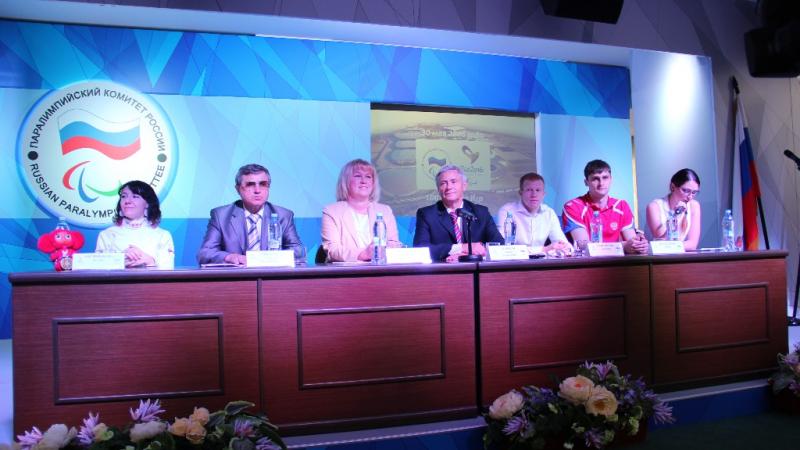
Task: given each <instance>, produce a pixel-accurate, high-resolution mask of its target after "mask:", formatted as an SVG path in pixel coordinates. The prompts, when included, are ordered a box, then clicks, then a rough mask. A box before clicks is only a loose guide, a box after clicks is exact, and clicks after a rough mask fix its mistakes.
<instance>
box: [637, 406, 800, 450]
mask: <svg viewBox="0 0 800 450" xmlns="http://www.w3.org/2000/svg"><path fill="white" fill-rule="evenodd" d="M624 448H625V450H656V449H664V450H667V449H669V450H673V449H680V450H708V449H725V450H740V449H741V450H762V449H763V450H799V449H800V416H790V415H784V414H778V413H764V414H758V415H754V416H741V417H735V418H731V419H724V420H718V421H713V422H703V423H695V424H690V425H682V426H674V427H669V428H661V429H658V430H654V431H652V432H650V433H649V434H648V436H647V440H645V441H644V442H641V443H637V444H632V445H629V446H625V447H624Z"/></svg>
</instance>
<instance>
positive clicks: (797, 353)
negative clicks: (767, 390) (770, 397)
mask: <svg viewBox="0 0 800 450" xmlns="http://www.w3.org/2000/svg"><path fill="white" fill-rule="evenodd" d="M769 383H770V384H771V385H772V392H773V393H775V394H778V393H780V392H781V391H783V390H784V389H789V392H791V393H792V394H794V396H795V397H798V398H800V343H797V344H795V346H794V351H792V352H789V353H787V354H786V355H781V354H778V371H777V372H775V373H774V374H773V375H772V376H771V377H770V378H769Z"/></svg>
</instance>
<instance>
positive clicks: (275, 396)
mask: <svg viewBox="0 0 800 450" xmlns="http://www.w3.org/2000/svg"><path fill="white" fill-rule="evenodd" d="M261 320H262V336H263V337H262V339H263V341H262V342H263V343H262V356H261V357H262V364H263V370H264V377H263V378H262V390H263V392H264V404H265V407H266V408H267V412H268V414H269V417H270V419H271V420H272V421H274V422H275V423H277V424H279V425H282V426H284V429H289V430H291V429H295V430H312V429H325V427H326V426H335V425H333V424H337V423H338V424H345V423H348V422H351V421H356V420H357V421H358V423H359V425H361V426H364V425H370V424H372V425H375V424H378V423H390V422H391V421H392V420H391V419H392V418H396V419H401V418H410V417H417V418H426V417H428V418H431V417H434V416H435V417H442V415H443V414H444V416H446V415H448V414H452V415H454V416H463V415H465V414H475V413H476V405H475V389H476V387H475V331H474V328H475V323H474V291H473V275H472V274H471V273H467V274H430V275H398V276H371V277H353V278H318V279H305V280H265V281H263V282H262V308H261Z"/></svg>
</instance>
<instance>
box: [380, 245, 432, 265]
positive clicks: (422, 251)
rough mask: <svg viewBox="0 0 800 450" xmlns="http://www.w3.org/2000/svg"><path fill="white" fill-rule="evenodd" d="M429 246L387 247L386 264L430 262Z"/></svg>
mask: <svg viewBox="0 0 800 450" xmlns="http://www.w3.org/2000/svg"><path fill="white" fill-rule="evenodd" d="M430 263H431V251H430V250H429V249H428V247H405V248H387V249H386V264H430Z"/></svg>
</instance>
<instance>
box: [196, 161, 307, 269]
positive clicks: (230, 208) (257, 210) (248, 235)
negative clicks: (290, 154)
mask: <svg viewBox="0 0 800 450" xmlns="http://www.w3.org/2000/svg"><path fill="white" fill-rule="evenodd" d="M271 181H272V179H271V177H270V175H269V171H268V170H267V169H266V168H265V167H264V166H260V165H258V164H247V165H245V166H242V167H240V168H239V171H238V172H237V173H236V192H238V193H239V197H241V200H237V201H235V202H233V203H232V204H230V205H225V206H220V207H218V208H214V209H212V210H211V218H210V219H209V220H208V228H207V229H206V236H205V238H203V245H202V246H201V247H200V250H199V251H198V252H197V262H198V263H200V264H209V263H230V264H238V265H246V264H247V257H246V256H245V253H246V252H247V251H248V250H266V249H267V248H268V244H267V235H268V228H269V220H270V216H271V215H272V213H277V214H278V220H279V221H280V223H281V230H282V231H283V236H282V239H281V248H282V249H284V250H293V251H294V257H295V260H299V261H298V262H300V263H302V262H304V261H303V258H305V255H304V248H303V243H302V242H300V237H299V236H298V235H297V230H296V229H295V227H294V213H293V212H292V211H290V210H288V209H286V208H281V207H280V206H277V205H273V204H272V203H270V202H268V201H267V199H268V198H269V186H270V182H271Z"/></svg>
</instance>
